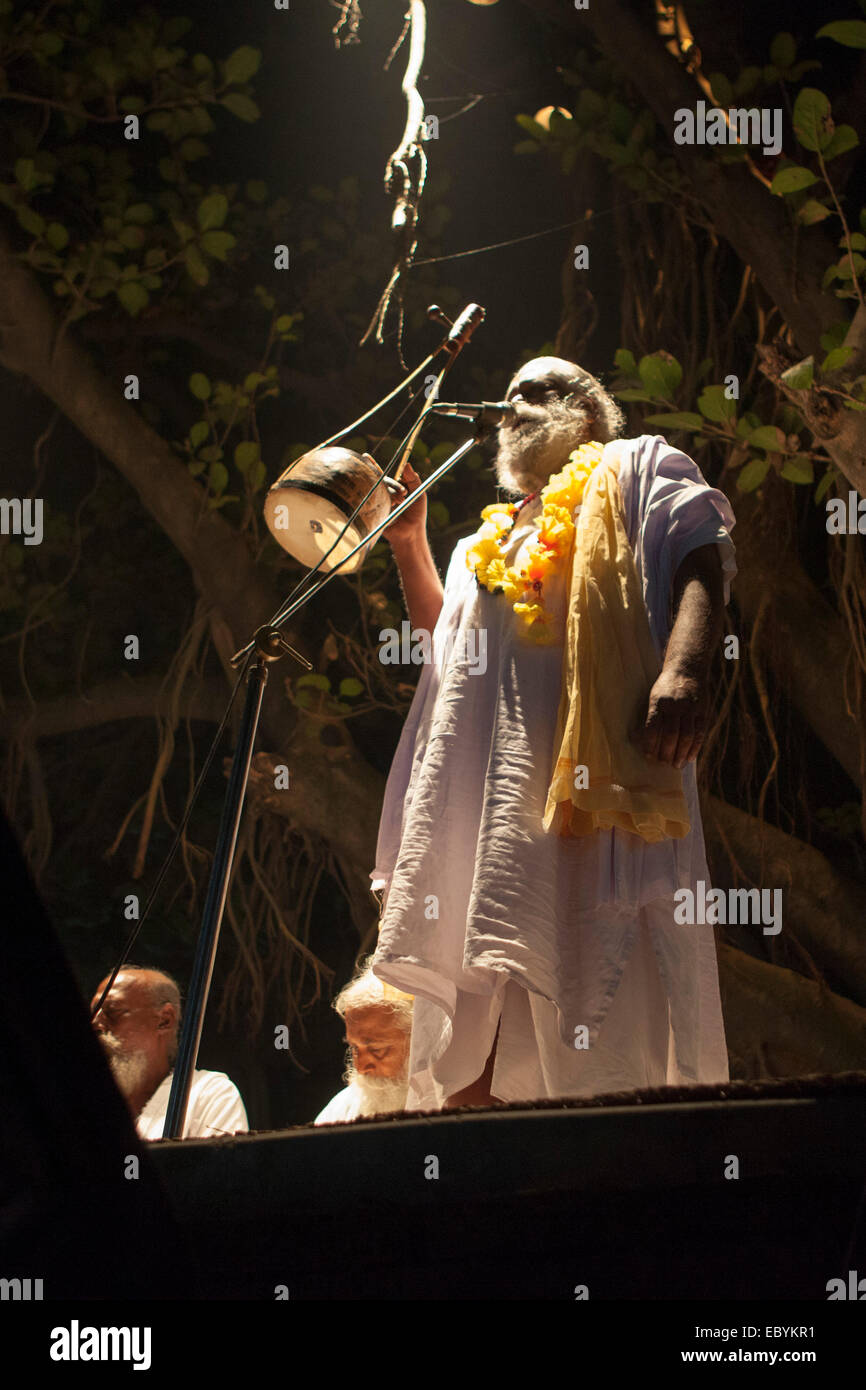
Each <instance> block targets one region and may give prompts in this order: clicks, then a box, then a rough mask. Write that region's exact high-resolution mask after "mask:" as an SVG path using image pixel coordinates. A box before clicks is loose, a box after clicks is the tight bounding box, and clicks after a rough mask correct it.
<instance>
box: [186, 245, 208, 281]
mask: <svg viewBox="0 0 866 1390" xmlns="http://www.w3.org/2000/svg"><path fill="white" fill-rule="evenodd" d="M183 259H184V263H185V265H186V268H187V271H188V272H189V276H190V279H192V280H194V281H195V283H196V284H197V285H206V284H207V282H208V280H209V279H210V271H209V270H208V268H207V266H206V265H205V263H204V261H203V260H202V258H201V252H200V251H199V249H198V247H197V246H193V245H192V243H190V245H189V246H185V247H184V252H183Z"/></svg>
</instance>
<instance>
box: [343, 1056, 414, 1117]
mask: <svg viewBox="0 0 866 1390" xmlns="http://www.w3.org/2000/svg"><path fill="white" fill-rule="evenodd" d="M345 1079H346V1081H347V1082H348V1084H349V1085H350V1086H356V1087H357V1088H358V1091H359V1092H360V1094H361V1109H360V1114H362V1115H384V1114H387V1113H389V1112H390V1111H393V1110H402V1109H403V1108H404V1106H405V1104H406V1096H407V1095H408V1092H409V1078H408V1076H404V1077H393V1076H362V1075H361V1073H360V1072H359V1071H356V1070H355V1067H354V1066H353V1064H352V1063H351V1062H350V1063H349V1065H348V1067H347V1068H346V1078H345Z"/></svg>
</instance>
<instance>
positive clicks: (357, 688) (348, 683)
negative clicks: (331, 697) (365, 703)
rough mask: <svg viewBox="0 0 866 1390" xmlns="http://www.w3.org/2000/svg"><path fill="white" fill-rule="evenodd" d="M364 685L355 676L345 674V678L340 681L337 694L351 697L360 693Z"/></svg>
mask: <svg viewBox="0 0 866 1390" xmlns="http://www.w3.org/2000/svg"><path fill="white" fill-rule="evenodd" d="M363 689H364V687H363V685H362V684H361V682H360V681H359V680H358V678H357V677H356V676H346V679H345V680H342V681H340V690H339V694H340V695H343V696H348V697H351V696H353V695H360V694H361V693H362V691H363Z"/></svg>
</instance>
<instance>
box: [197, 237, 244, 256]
mask: <svg viewBox="0 0 866 1390" xmlns="http://www.w3.org/2000/svg"><path fill="white" fill-rule="evenodd" d="M235 242H236V238H235V237H233V236H232V234H231V232H205V233H204V234H203V235H202V236H201V238H200V239H199V246H200V247H201V249H202V250H203V251H207V253H208V255H209V256H213V257H214V258H215V259H216V260H218V261H224V260H227V258H228V254H229V251H231V249H232V247H233V246H234V245H235Z"/></svg>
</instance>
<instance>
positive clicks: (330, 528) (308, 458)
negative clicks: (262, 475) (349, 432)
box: [265, 445, 391, 574]
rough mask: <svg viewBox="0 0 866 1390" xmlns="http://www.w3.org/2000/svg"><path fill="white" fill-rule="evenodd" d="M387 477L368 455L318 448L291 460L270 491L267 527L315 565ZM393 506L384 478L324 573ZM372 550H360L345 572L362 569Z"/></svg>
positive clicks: (303, 560)
mask: <svg viewBox="0 0 866 1390" xmlns="http://www.w3.org/2000/svg"><path fill="white" fill-rule="evenodd" d="M383 476H384V475H383V473H382V470H381V468H380V467H379V465H378V464H377V463H376V462H375V461H374V460H373V459H371V458H370V456H369V454H363V455H362V454H356V453H354V452H353V451H352V450H351V449H341V448H340V447H339V446H338V445H332V446H331V447H330V448H327V449H313V450H312V452H311V453H309V454H303V455H302V457H301V458H299V459H297V460H296V461H295V462H294V463H293V464H291V465H290V466H289V467H288V468H287V469H286V471H285V472H284V473H282V474H281V475H280V477H279V478H278V479H277V481H276V482H275V483H274V485H273V487H272V488H271V489H270V491H269V492H268V494H267V497H266V498H265V521H266V522H267V524H268V530H269V531H270V532H271V535H272V536H273V537H274V539H275V540H276V541H277V542H278V544H279V545H281V546H282V548H283V550H287V551H288V552H289V554H290V555H293V556H294V557H295V559H296V560H300V562H301V564H302V565H307V566H308V567H309V568H310V569H313V568H314V566H316V565H317V564H318V563H319V561H320V560H321V558H322V556H323V555H324V554H325V553H326V552H327V551H328V550H331V546H332V545H334V541H335V540H336V539H337V536H338V535H339V534H340V532H341V531H342V530H343V528H344V527H345V526H346V522H347V520H348V518H349V517H350V516H351V515H352V513H353V511H354V510H355V508H356V507H357V506H358V503H359V502H360V501H361V498H362V497H363V496H364V494H365V493H367V492H368V491H369V490H370V488H371V487H372V486H373V483H374V482H375V481H376V479H377V478H382V477H383ZM390 511H391V499H390V495H389V493H388V491H387V489H386V487H385V485H384V483H381V484H380V485H379V486H378V487H376V488H375V489H374V490H373V492H371V493H370V496H369V497H368V498H367V500H366V502H365V503H364V504H363V506H362V507H361V509H360V511H359V512H358V515H357V516H356V517H355V519H354V521H353V522H352V523H351V525H350V526H348V527H346V533H345V535H344V536H343V538H342V540H341V541H339V543H338V544H337V545H335V546H334V549H333V550H331V553H330V555H329V556H328V558H327V560H325V562H324V564H323V565H322V566H321V572H322V573H327V572H328V570H332V569H333V568H334V566H335V565H337V564H339V562H340V560H342V559H343V558H344V556H346V555H348V554H349V552H350V551H352V550H354V548H355V546H356V545H358V544H359V543H360V542H361V541H363V540H364V537H365V536H368V535H369V533H370V532H371V531H372V530H373V529H374V527H376V526H378V525H379V523H380V522H381V521H384V520H385V517H386V516H388V514H389V512H390ZM368 550H369V546H365V547H364V549H363V550H359V551H358V553H357V555H356V556H355V557H354V558H353V559H351V560H350V561H349V562H348V564H346V565H342V566H341V573H342V574H351V573H353V571H355V570H357V569H359V568H360V566H361V564H362V563H363V560H364V557H365V556H366V554H367V551H368Z"/></svg>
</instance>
